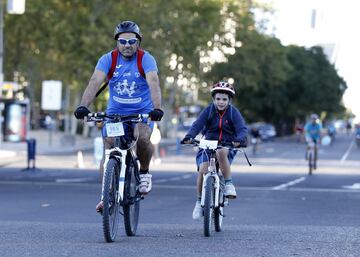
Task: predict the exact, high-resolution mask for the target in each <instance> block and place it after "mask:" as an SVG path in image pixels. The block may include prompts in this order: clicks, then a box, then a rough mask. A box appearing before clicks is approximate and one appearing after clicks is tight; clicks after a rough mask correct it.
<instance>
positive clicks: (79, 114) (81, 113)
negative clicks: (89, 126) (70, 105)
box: [74, 106, 90, 120]
mask: <svg viewBox="0 0 360 257" xmlns="http://www.w3.org/2000/svg"><path fill="white" fill-rule="evenodd" d="M89 113H90V110H89V109H88V108H87V107H86V106H78V107H77V108H76V110H75V111H74V115H75V117H76V118H77V119H78V120H81V119H84V117H86V116H87V115H88V114H89Z"/></svg>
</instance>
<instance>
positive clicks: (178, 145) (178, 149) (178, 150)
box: [176, 137, 181, 155]
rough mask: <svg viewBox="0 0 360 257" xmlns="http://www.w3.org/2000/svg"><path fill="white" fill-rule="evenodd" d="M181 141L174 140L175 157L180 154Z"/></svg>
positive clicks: (178, 139)
mask: <svg viewBox="0 0 360 257" xmlns="http://www.w3.org/2000/svg"><path fill="white" fill-rule="evenodd" d="M180 142H181V140H180V138H178V137H177V138H176V155H180V154H181V143H180Z"/></svg>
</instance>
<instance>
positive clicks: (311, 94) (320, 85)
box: [4, 0, 346, 124]
mask: <svg viewBox="0 0 360 257" xmlns="http://www.w3.org/2000/svg"><path fill="white" fill-rule="evenodd" d="M253 7H254V5H253V3H252V1H248V0H177V1H168V0H147V1H141V0H122V1H118V0H107V1H103V0H92V1H88V0H36V1H27V4H26V12H25V14H24V15H15V16H14V15H9V14H6V15H5V26H4V29H5V31H4V32H5V33H4V34H5V51H4V52H5V62H4V71H5V79H6V80H12V79H13V76H14V72H18V73H20V75H21V76H22V77H24V78H25V79H26V80H27V81H29V82H30V86H31V89H32V90H31V91H32V92H34V93H33V100H34V99H36V101H40V92H41V90H40V85H41V81H43V80H49V79H52V80H61V81H62V82H63V85H64V87H66V88H70V96H71V99H70V103H71V105H70V106H69V107H68V110H72V109H73V108H74V105H76V104H77V102H78V101H79V98H80V96H81V94H82V92H83V90H84V88H85V87H86V85H87V83H88V80H89V78H90V76H91V74H92V72H93V70H94V67H95V65H96V62H97V60H98V58H99V57H101V55H103V54H105V53H106V52H108V51H111V49H113V48H114V47H115V42H114V40H113V31H114V28H115V26H116V24H117V23H118V22H120V21H122V20H133V21H135V22H137V23H138V24H139V25H140V27H141V31H142V33H143V41H142V47H143V48H144V49H146V50H148V51H150V52H151V53H152V54H153V55H154V56H155V58H156V60H157V64H158V67H159V70H160V78H161V85H162V93H163V96H164V99H165V101H164V102H166V103H167V106H168V108H173V107H176V106H178V105H180V104H181V101H183V100H184V98H186V95H184V94H182V89H183V88H181V87H179V81H181V80H182V79H184V78H185V79H187V81H188V82H189V84H188V85H186V86H187V87H188V89H189V88H191V87H190V86H193V85H195V86H196V88H197V89H199V94H200V99H203V100H204V99H206V100H209V93H208V88H205V87H202V86H201V85H204V82H206V83H205V85H206V84H207V85H209V84H212V83H213V82H215V81H218V80H220V79H223V78H233V79H234V81H235V89H236V92H237V95H236V98H235V99H234V101H235V103H236V104H237V105H238V106H239V107H240V108H241V109H242V112H243V113H244V115H245V118H246V119H247V120H248V121H258V120H265V121H269V122H272V123H275V124H280V123H281V122H282V120H290V121H291V120H294V119H295V118H304V117H305V116H306V115H308V114H309V113H311V112H318V113H320V112H324V111H326V112H327V113H328V115H330V116H331V115H333V114H335V113H339V112H342V111H344V108H343V106H342V104H341V99H342V95H343V93H344V91H345V90H346V83H345V81H344V80H343V79H342V78H341V77H339V75H338V74H337V72H336V69H335V68H334V66H333V65H332V64H330V63H329V62H328V60H327V59H326V57H325V55H324V53H323V51H322V49H321V48H319V47H313V48H311V49H305V48H302V47H297V46H289V47H284V46H282V45H281V44H280V42H279V40H278V39H276V38H272V37H269V36H265V35H262V34H260V33H258V32H257V31H256V30H255V22H254V17H253V16H254V15H253V13H252V9H253ZM266 8H267V7H266ZM229 21H230V22H231V26H230V27H229V26H228V24H229ZM229 33H230V34H232V37H228V36H229ZM239 42H241V45H237V44H235V43H239ZM214 47H217V48H218V49H219V50H220V51H223V52H224V53H225V50H224V49H225V47H227V48H234V49H235V53H232V54H226V55H225V57H226V59H225V60H224V62H221V63H219V62H217V63H216V64H211V63H210V64H209V63H204V62H200V60H201V57H204V55H206V54H208V51H210V50H212V49H213V48H214ZM216 61H219V60H216ZM170 63H172V65H170ZM204 67H210V68H211V71H210V72H207V73H206V72H204V71H205V69H204ZM168 77H171V78H172V80H166V78H168ZM204 92H205V94H202V93H204ZM105 104H106V96H105V95H103V96H102V97H101V98H99V99H97V101H96V102H95V105H96V108H97V109H102V108H103V107H104V105H105Z"/></svg>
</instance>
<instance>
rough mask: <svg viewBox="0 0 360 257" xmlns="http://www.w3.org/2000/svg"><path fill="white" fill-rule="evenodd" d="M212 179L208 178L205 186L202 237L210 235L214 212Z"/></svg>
mask: <svg viewBox="0 0 360 257" xmlns="http://www.w3.org/2000/svg"><path fill="white" fill-rule="evenodd" d="M213 194H214V178H213V177H211V176H210V177H208V178H207V179H206V186H205V202H204V236H206V237H208V236H210V235H211V228H212V218H213V210H214V197H213Z"/></svg>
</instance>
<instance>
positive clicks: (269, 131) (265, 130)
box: [249, 122, 276, 141]
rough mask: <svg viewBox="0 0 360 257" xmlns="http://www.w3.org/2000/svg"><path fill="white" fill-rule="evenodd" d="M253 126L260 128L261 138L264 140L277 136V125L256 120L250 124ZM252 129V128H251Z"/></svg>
mask: <svg viewBox="0 0 360 257" xmlns="http://www.w3.org/2000/svg"><path fill="white" fill-rule="evenodd" d="M251 127H256V128H258V130H259V133H260V138H261V140H262V141H269V140H271V141H272V140H274V139H275V137H276V130H275V127H274V126H273V125H272V124H270V123H264V122H256V123H253V124H251V125H250V128H251ZM249 131H250V129H249Z"/></svg>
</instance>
